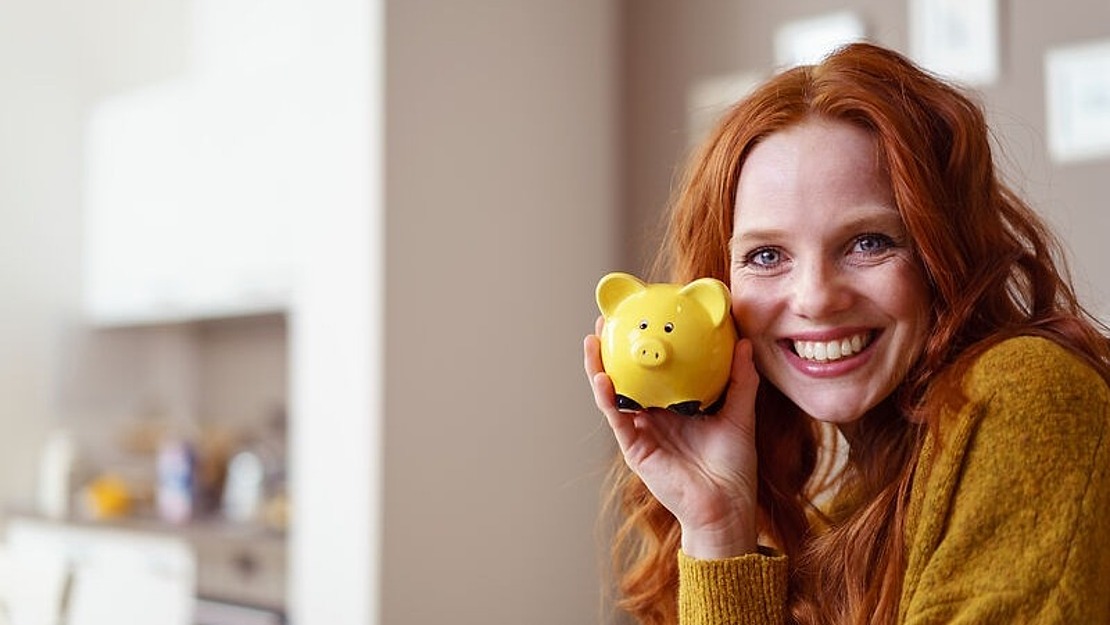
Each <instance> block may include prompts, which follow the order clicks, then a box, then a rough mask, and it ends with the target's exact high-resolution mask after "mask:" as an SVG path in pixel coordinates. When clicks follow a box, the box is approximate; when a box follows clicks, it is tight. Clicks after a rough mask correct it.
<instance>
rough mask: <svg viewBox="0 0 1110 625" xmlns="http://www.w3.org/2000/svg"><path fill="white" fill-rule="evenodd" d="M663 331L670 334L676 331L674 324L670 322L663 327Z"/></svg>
mask: <svg viewBox="0 0 1110 625" xmlns="http://www.w3.org/2000/svg"><path fill="white" fill-rule="evenodd" d="M663 331H664V332H666V333H667V334H670V333H671V332H673V331H674V324H673V323H671V322H669V321H668V322H667V325H665V326H663Z"/></svg>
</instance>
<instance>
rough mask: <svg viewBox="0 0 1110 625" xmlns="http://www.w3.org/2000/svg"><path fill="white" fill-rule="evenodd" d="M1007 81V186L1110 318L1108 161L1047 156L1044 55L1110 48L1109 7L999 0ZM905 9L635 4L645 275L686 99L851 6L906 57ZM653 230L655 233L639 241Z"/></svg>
mask: <svg viewBox="0 0 1110 625" xmlns="http://www.w3.org/2000/svg"><path fill="white" fill-rule="evenodd" d="M998 4H999V7H1000V13H1001V16H1000V19H999V24H1000V41H1001V65H1002V68H1001V77H1000V79H999V80H998V82H997V83H995V84H993V85H990V86H986V87H983V88H982V89H981V92H982V97H983V102H984V104H985V107H986V109H987V113H988V118H989V120H990V122H991V123H992V124H993V126H994V129H995V134H996V138H997V140H998V144H999V146H1000V148H1001V149H1000V155H1001V156H1000V161H1001V163H1002V165H1003V169H1004V171H1005V172H1006V173H1007V176H1008V178H1009V179H1010V180H1011V181H1012V182H1013V183H1014V185H1015V186H1016V187H1018V188H1019V189H1022V190H1023V191H1024V192H1025V193H1026V195H1027V196H1028V197H1029V199H1030V200H1031V201H1032V202H1033V203H1034V205H1035V206H1036V207H1037V208H1038V209H1039V210H1040V211H1041V212H1042V213H1043V214H1044V215H1045V216H1046V217H1047V218H1048V219H1049V220H1051V221H1052V222H1053V223H1054V224H1056V225H1057V226H1058V228H1059V230H1060V232H1061V234H1062V235H1063V236H1064V237H1065V239H1066V243H1067V245H1068V247H1069V248H1070V251H1071V254H1072V256H1073V261H1074V262H1073V268H1074V270H1075V273H1076V274H1077V278H1078V279H1079V282H1080V288H1081V291H1082V292H1083V293H1084V294H1085V295H1086V296H1087V297H1088V301H1089V302H1090V304H1091V306H1092V308H1094V309H1095V310H1097V311H1101V312H1102V313H1103V316H1104V318H1108V319H1110V315H1108V314H1106V313H1110V277H1107V275H1106V273H1105V272H1104V271H1101V269H1102V268H1103V267H1106V266H1108V265H1110V252H1107V247H1106V246H1105V244H1103V242H1102V239H1103V238H1104V233H1105V232H1107V231H1110V215H1108V213H1107V211H1106V210H1105V197H1106V196H1107V193H1108V191H1110V186H1108V185H1110V183H1108V182H1107V181H1108V180H1110V159H1108V158H1103V159H1101V160H1097V161H1090V162H1084V163H1079V164H1074V165H1067V166H1060V165H1054V164H1052V163H1051V162H1049V160H1048V157H1047V151H1046V130H1045V127H1046V123H1045V103H1044V98H1045V95H1044V64H1043V55H1044V53H1045V51H1046V50H1048V49H1049V48H1052V47H1055V46H1061V45H1068V44H1072V43H1076V42H1082V41H1086V40H1091V39H1110V3H1107V2H1102V1H1096V0H1064V1H1062V2H1047V3H1045V2H1006V1H1005V0H999V3H998ZM906 5H907V3H906V2H888V1H886V0H866V1H863V0H854V1H851V2H843V3H839V4H837V5H835V6H830V5H829V4H828V3H826V2H820V1H818V0H802V1H797V2H778V3H767V2H759V1H756V0H744V1H736V2H719V1H717V0H688V1H686V2H682V3H677V2H669V1H666V0H628V1H626V2H624V3H623V17H624V20H625V24H626V29H627V40H626V42H627V43H626V47H625V49H624V62H625V72H626V73H625V80H626V82H625V86H624V91H623V94H624V95H623V98H624V106H623V110H624V112H625V113H626V115H627V118H626V119H627V121H626V122H625V125H624V129H623V132H624V140H623V143H622V146H623V151H622V154H623V156H624V164H625V167H626V170H625V171H626V174H625V180H624V183H623V188H624V189H625V192H626V194H627V196H626V197H627V201H626V202H625V213H626V216H627V218H628V220H629V225H627V226H626V228H627V231H629V232H631V233H633V234H635V235H637V236H629V237H627V238H625V248H624V249H625V254H626V257H627V258H628V259H629V262H630V264H632V265H634V266H643V265H644V264H645V263H646V262H647V261H648V259H650V258H651V257H652V254H653V253H654V249H655V246H656V244H657V236H656V234H657V233H656V231H655V230H654V227H655V224H657V222H658V218H659V215H660V211H661V210H662V207H663V205H664V204H665V202H666V200H667V194H668V191H669V187H670V184H671V182H672V180H673V178H674V174H675V171H676V165H677V163H678V162H679V161H680V159H681V157H682V152H683V150H684V149H685V145H686V144H685V141H686V137H685V135H684V124H685V118H684V116H685V101H684V98H685V91H686V89H687V88H689V86H690V85H691V84H693V82H694V81H696V80H699V79H702V78H706V77H710V76H714V75H719V74H727V73H732V72H758V73H765V72H767V71H769V69H770V67H771V65H772V62H773V59H772V53H773V52H772V51H773V43H772V38H773V34H774V31H775V28H777V27H778V26H780V25H782V24H783V23H785V22H787V21H790V20H794V19H800V18H806V17H812V16H817V15H821V14H824V13H828V12H830V11H833V10H841V9H852V10H854V11H856V12H857V13H858V14H859V16H860V17H861V18H862V19H863V20H864V22H865V23H866V24H867V27H868V33H869V36H870V37H871V38H872V39H873V40H875V41H877V42H879V43H882V44H885V45H888V46H891V47H894V48H896V49H900V50H903V51H907V46H908V41H909V35H908V32H909V25H908V22H907V6H906ZM640 233H647V234H649V235H651V236H639V234H640Z"/></svg>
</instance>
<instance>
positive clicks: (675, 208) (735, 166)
mask: <svg viewBox="0 0 1110 625" xmlns="http://www.w3.org/2000/svg"><path fill="white" fill-rule="evenodd" d="M812 117H820V118H824V119H830V120H841V121H845V122H848V123H852V124H855V125H858V126H859V127H861V128H864V129H866V130H867V131H868V132H870V133H871V135H872V136H873V137H874V140H875V146H876V149H877V150H878V153H879V156H880V161H881V162H882V163H883V164H884V165H885V168H886V172H887V173H888V175H889V178H890V183H891V187H892V189H893V194H894V200H895V203H896V205H897V208H898V211H899V212H900V214H901V217H902V219H903V221H904V222H905V225H906V228H907V230H908V232H909V234H910V238H911V239H912V245H913V247H914V251H915V253H916V256H917V258H918V260H919V262H920V263H921V266H922V269H923V271H924V274H925V276H926V280H927V283H928V286H929V289H930V291H931V301H932V309H931V311H930V314H931V318H932V322H933V323H932V331H931V333H930V335H929V337H928V339H927V342H926V344H925V346H924V349H923V351H922V353H921V354H920V356H919V357H918V359H917V360H916V362H915V364H914V365H913V367H912V368H911V370H910V373H909V374H908V375H907V377H906V379H905V380H904V381H903V383H902V384H901V386H900V387H899V389H898V391H897V392H896V393H895V394H894V396H892V397H891V398H889V399H888V400H887V401H885V402H884V403H882V404H881V405H880V406H878V407H877V408H875V409H874V410H872V411H871V412H870V413H869V414H867V415H865V416H864V417H863V418H862V419H861V420H860V427H859V428H858V434H856V435H855V436H858V439H856V440H853V441H852V445H851V452H850V455H849V460H848V463H847V467H846V468H845V469H844V472H843V473H842V474H840V475H839V479H840V481H839V484H840V485H841V491H840V496H838V498H837V501H838V502H841V503H842V504H843V503H844V502H849V505H842V506H839V507H838V509H836V510H824V511H818V509H817V507H816V506H815V505H814V504H813V498H814V497H815V495H817V494H818V491H820V490H821V489H822V487H823V486H824V485H827V483H828V480H829V479H831V478H832V477H834V476H831V475H830V474H829V469H828V467H829V465H828V464H827V463H822V462H821V457H822V456H821V451H820V450H821V445H822V443H821V441H822V436H823V435H825V434H824V433H823V430H822V429H821V428H822V426H820V425H819V424H817V423H816V422H814V421H812V420H811V419H809V418H808V417H806V416H805V415H803V414H801V412H800V411H799V410H798V409H797V407H796V406H794V405H793V404H792V403H791V402H790V401H789V400H788V399H787V398H786V397H784V396H783V395H782V394H781V393H779V392H778V390H777V389H775V388H774V387H773V386H771V385H770V384H768V383H766V382H764V383H763V384H762V385H761V388H760V389H759V393H758V397H757V446H758V450H759V504H760V518H759V519H758V522H759V529H760V532H761V535H762V536H763V540H764V541H766V542H768V543H770V544H772V545H773V546H774V547H776V548H778V549H780V550H781V551H783V552H785V553H786V554H787V555H789V556H790V566H791V576H790V606H789V608H790V610H789V612H790V614H791V618H792V620H793V621H794V622H796V623H804V624H817V623H820V624H830V625H831V624H834V623H836V624H843V623H864V622H867V623H883V622H893V621H894V620H895V618H896V615H897V611H898V601H899V594H900V592H901V584H902V575H903V572H904V566H905V563H904V561H903V557H904V556H903V549H904V546H903V533H902V527H903V520H904V514H905V507H906V503H907V499H908V493H909V489H910V485H911V483H912V477H913V469H914V467H915V466H916V462H917V457H918V451H919V449H920V445H921V441H922V439H923V427H922V426H918V425H914V424H915V423H926V424H928V423H932V422H934V419H933V416H934V415H935V414H936V412H937V411H938V406H939V405H941V404H944V403H951V402H959V401H961V399H962V398H961V397H960V396H959V394H958V391H956V390H955V389H957V388H958V384H957V383H955V381H956V380H958V379H959V377H960V375H961V373H962V371H963V369H964V368H965V367H966V366H967V365H968V364H969V363H970V362H971V361H972V360H973V358H974V356H975V355H976V354H978V353H980V352H981V351H982V350H983V349H985V348H986V347H988V346H989V345H991V344H993V343H995V342H997V341H1000V340H1002V339H1004V338H1007V337H1010V336H1014V335H1018V334H1040V335H1043V336H1047V337H1050V338H1052V339H1054V340H1056V341H1057V342H1059V343H1061V344H1063V345H1065V346H1067V347H1069V348H1071V349H1072V350H1073V351H1075V352H1076V353H1077V354H1078V355H1080V356H1081V357H1083V358H1085V359H1086V360H1088V361H1089V362H1090V363H1091V365H1092V366H1094V367H1095V368H1096V369H1097V370H1098V371H1099V372H1100V373H1101V374H1102V376H1103V377H1104V378H1106V379H1110V365H1108V362H1110V351H1108V347H1107V341H1106V338H1105V336H1104V332H1105V328H1104V327H1102V326H1101V325H1100V324H1098V322H1097V321H1095V320H1094V319H1093V318H1091V316H1090V315H1088V314H1087V313H1086V312H1085V311H1084V310H1083V308H1082V307H1081V306H1080V305H1079V303H1078V302H1077V300H1076V297H1075V294H1074V292H1073V290H1072V288H1071V286H1070V279H1069V277H1068V275H1067V271H1066V268H1065V267H1064V266H1063V265H1062V256H1061V255H1060V253H1059V248H1058V245H1057V244H1056V242H1055V240H1054V239H1053V237H1052V235H1051V233H1050V232H1049V231H1048V229H1047V228H1046V227H1045V225H1044V223H1043V222H1042V221H1041V220H1040V219H1039V218H1038V217H1037V215H1036V214H1035V213H1034V212H1033V211H1032V210H1031V209H1030V208H1029V207H1028V206H1027V205H1026V204H1025V203H1024V202H1023V201H1022V200H1021V199H1020V198H1019V197H1017V196H1016V195H1015V194H1014V193H1013V192H1012V191H1011V190H1010V189H1009V188H1008V187H1007V186H1006V185H1005V184H1004V183H1003V182H1002V181H1001V180H1000V179H999V176H998V174H997V172H996V171H995V165H994V161H993V158H992V154H991V146H990V138H989V131H988V128H987V125H986V122H985V120H984V117H983V113H982V111H981V108H980V107H979V106H978V104H977V103H976V102H974V101H973V100H972V99H970V98H969V97H968V96H967V95H966V94H964V93H962V92H961V91H960V90H958V89H956V88H954V87H953V86H951V85H949V84H947V83H945V82H943V81H941V80H939V79H937V78H935V77H933V76H931V75H930V74H928V73H926V72H924V71H922V70H921V69H919V68H918V67H916V66H915V65H913V64H912V63H911V62H909V61H908V60H907V59H905V58H904V57H903V56H901V55H900V54H898V53H896V52H893V51H891V50H888V49H884V48H882V47H879V46H875V45H871V44H865V43H859V44H852V45H849V46H846V47H844V48H841V49H840V50H838V51H837V52H835V53H834V54H832V55H830V56H829V57H827V58H826V59H825V60H823V61H822V62H821V63H819V64H817V65H813V66H803V67H797V68H793V69H790V70H787V71H785V72H783V73H780V74H778V75H777V76H775V77H773V78H772V79H770V80H769V81H767V82H766V83H764V84H763V85H762V86H761V87H759V88H758V89H757V90H755V91H754V92H753V93H752V94H750V95H749V96H748V97H746V98H745V99H744V100H742V101H741V102H739V103H738V104H736V105H735V106H734V107H733V108H732V109H731V110H730V111H728V112H727V113H726V114H725V115H724V116H723V118H722V119H721V120H720V122H719V123H718V125H717V126H716V128H715V129H714V130H713V131H712V133H711V134H710V136H709V137H708V138H707V139H706V141H705V143H704V144H703V146H702V147H701V149H700V150H699V151H698V152H697V153H696V154H694V155H693V158H692V159H691V161H690V163H689V165H688V168H687V169H686V171H685V176H684V178H683V181H682V184H681V185H680V186H679V187H678V188H677V190H676V193H675V195H674V197H673V198H672V202H671V206H670V212H669V220H668V223H667V234H666V238H665V241H664V246H663V249H662V251H661V255H660V259H661V261H662V270H661V271H663V272H665V273H666V274H667V275H666V278H667V279H670V280H673V281H676V282H685V281H689V280H692V279H694V278H697V277H701V276H712V277H715V278H718V279H720V280H723V281H725V282H726V283H727V282H728V280H729V239H730V237H731V235H732V225H733V216H734V214H733V213H734V210H735V209H736V207H735V206H734V202H735V192H736V185H737V180H738V178H739V174H740V169H741V168H742V167H743V165H744V162H745V159H746V157H747V155H748V154H749V153H750V152H751V150H752V148H753V147H754V146H755V145H757V144H758V143H759V142H760V140H761V139H763V138H764V137H766V136H768V135H769V134H771V133H774V132H776V131H779V130H782V129H784V128H787V127H790V126H792V125H795V124H798V123H800V122H801V121H802V120H804V119H807V118H812ZM740 210H741V212H742V207H740ZM659 272H660V270H657V273H659ZM767 414H773V415H775V418H774V419H767V418H763V419H759V418H758V417H759V416H762V415H767ZM610 485H611V490H610V503H611V505H612V508H613V509H614V510H616V511H617V514H618V517H619V522H618V529H617V532H616V536H615V540H614V547H613V555H614V563H615V569H616V572H617V580H618V592H619V593H620V599H619V604H620V605H621V606H622V607H623V608H624V609H625V610H627V611H628V612H630V613H631V614H632V615H634V616H635V617H636V618H637V620H639V621H640V622H641V623H644V624H645V625H673V624H674V623H676V622H677V614H676V605H675V601H676V598H675V597H676V595H675V591H676V588H677V578H678V573H677V565H676V559H675V553H676V551H677V549H678V547H679V539H680V536H679V528H678V524H677V522H676V521H675V519H674V518H673V517H672V516H671V515H670V513H669V512H668V511H667V510H666V509H664V508H663V507H662V506H661V505H660V504H659V503H658V502H657V501H656V500H655V499H654V498H653V497H652V496H651V494H650V493H649V492H648V491H647V489H646V488H645V487H644V485H643V484H642V482H640V480H639V479H638V478H637V477H636V476H635V475H634V474H632V473H631V471H629V470H628V468H627V467H625V465H624V463H623V462H622V461H621V459H620V458H618V459H617V461H616V463H615V464H614V470H613V474H612V479H611V483H610ZM846 545H871V546H873V548H868V549H845V546H846Z"/></svg>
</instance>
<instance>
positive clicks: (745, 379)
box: [721, 339, 759, 428]
mask: <svg viewBox="0 0 1110 625" xmlns="http://www.w3.org/2000/svg"><path fill="white" fill-rule="evenodd" d="M758 390H759V373H758V372H757V371H756V369H755V362H754V361H753V359H752V342H751V341H750V340H748V339H740V340H739V341H737V343H736V349H735V350H734V351H733V354H732V369H731V371H730V372H729V383H728V392H727V395H726V396H725V404H724V406H722V407H721V412H722V413H723V414H725V415H727V418H729V419H730V420H731V421H733V422H736V423H738V424H741V425H744V426H745V427H749V428H750V427H752V426H753V425H754V423H755V418H754V415H755V396H756V392H757V391H758Z"/></svg>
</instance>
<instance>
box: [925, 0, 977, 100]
mask: <svg viewBox="0 0 1110 625" xmlns="http://www.w3.org/2000/svg"><path fill="white" fill-rule="evenodd" d="M909 18H910V28H909V30H910V56H911V57H913V59H914V60H915V61H917V63H919V64H920V65H921V66H922V67H925V68H926V69H928V70H929V71H931V72H933V73H935V74H938V75H940V76H943V77H945V78H948V79H950V80H955V81H957V82H961V83H963V84H966V85H986V84H990V83H993V82H994V81H996V80H998V74H999V53H998V1H997V0H909Z"/></svg>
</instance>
